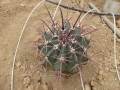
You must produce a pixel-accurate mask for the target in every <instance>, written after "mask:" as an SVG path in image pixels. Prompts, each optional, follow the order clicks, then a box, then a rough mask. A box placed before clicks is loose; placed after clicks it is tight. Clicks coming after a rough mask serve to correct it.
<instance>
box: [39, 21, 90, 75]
mask: <svg viewBox="0 0 120 90" xmlns="http://www.w3.org/2000/svg"><path fill="white" fill-rule="evenodd" d="M51 31H52V33H51V32H44V33H43V35H42V39H43V40H44V43H43V44H41V45H38V50H39V52H40V53H42V54H43V55H44V56H45V58H44V60H43V61H42V64H43V65H44V66H47V65H48V64H49V65H50V66H52V67H53V68H54V69H55V70H56V71H61V72H70V73H75V72H77V69H76V68H75V66H76V65H77V64H78V65H80V64H82V63H84V62H87V61H88V57H87V52H86V50H87V49H88V47H89V40H88V39H86V38H85V37H84V36H83V35H82V33H83V31H82V29H81V27H80V26H78V27H73V26H71V25H70V23H69V22H67V21H65V22H63V25H62V28H60V27H59V26H57V24H56V25H55V24H54V25H52V29H51Z"/></svg>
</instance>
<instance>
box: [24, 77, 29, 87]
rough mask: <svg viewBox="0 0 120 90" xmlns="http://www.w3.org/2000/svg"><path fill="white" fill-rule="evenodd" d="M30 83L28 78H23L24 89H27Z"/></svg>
mask: <svg viewBox="0 0 120 90" xmlns="http://www.w3.org/2000/svg"><path fill="white" fill-rule="evenodd" d="M30 83H31V79H30V77H24V79H23V84H24V85H25V87H28V86H29V85H30Z"/></svg>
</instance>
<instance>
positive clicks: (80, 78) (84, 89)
mask: <svg viewBox="0 0 120 90" xmlns="http://www.w3.org/2000/svg"><path fill="white" fill-rule="evenodd" d="M80 81H81V85H82V90H85V89H84V84H83V79H82V75H81V73H80Z"/></svg>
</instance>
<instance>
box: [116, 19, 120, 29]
mask: <svg viewBox="0 0 120 90" xmlns="http://www.w3.org/2000/svg"><path fill="white" fill-rule="evenodd" d="M116 24H117V26H118V27H119V28H120V20H117V21H116Z"/></svg>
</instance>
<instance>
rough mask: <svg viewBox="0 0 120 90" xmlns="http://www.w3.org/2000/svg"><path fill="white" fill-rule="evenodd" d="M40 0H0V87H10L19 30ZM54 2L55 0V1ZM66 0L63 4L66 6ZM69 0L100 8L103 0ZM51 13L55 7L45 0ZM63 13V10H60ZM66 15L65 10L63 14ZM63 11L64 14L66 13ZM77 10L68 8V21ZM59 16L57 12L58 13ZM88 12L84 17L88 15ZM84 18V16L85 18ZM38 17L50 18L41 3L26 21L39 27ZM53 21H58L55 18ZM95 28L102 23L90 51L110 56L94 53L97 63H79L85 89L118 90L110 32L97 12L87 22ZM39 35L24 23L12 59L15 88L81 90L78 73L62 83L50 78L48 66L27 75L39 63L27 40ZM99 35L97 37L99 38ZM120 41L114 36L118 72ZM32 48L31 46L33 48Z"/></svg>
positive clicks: (35, 52) (18, 89) (119, 87)
mask: <svg viewBox="0 0 120 90" xmlns="http://www.w3.org/2000/svg"><path fill="white" fill-rule="evenodd" d="M39 1H40V0H0V90H10V82H11V69H12V63H13V57H14V52H15V49H16V45H17V42H18V39H19V35H20V33H21V30H22V27H23V25H24V22H25V20H26V19H27V17H28V15H29V13H30V12H31V10H32V9H33V7H34V6H35V5H36V4H37V3H38V2H39ZM54 1H55V0H54ZM66 1H67V0H64V1H63V2H62V3H64V4H66V5H67V2H66ZM79 1H80V0H75V1H74V0H72V2H73V3H71V4H70V5H73V6H75V7H79V8H80V7H81V6H82V5H83V4H84V3H85V2H88V1H92V2H93V3H94V4H95V5H96V6H97V7H98V8H99V9H100V10H102V7H103V4H104V2H105V0H83V1H84V2H82V3H80V2H79ZM46 5H47V6H48V8H49V10H50V12H51V13H52V15H53V12H54V11H55V7H56V6H54V5H52V4H49V3H46ZM63 12H64V13H65V12H66V11H65V10H64V9H63ZM65 14H66V13H65ZM65 14H64V15H65ZM78 14H79V13H78V12H75V11H70V12H69V17H70V16H72V19H71V23H73V22H74V20H75V18H76V16H78ZM57 15H58V16H59V15H60V14H59V12H58V13H57ZM89 16H90V15H88V16H87V17H89ZM87 17H86V18H87ZM38 18H42V19H44V20H45V19H46V20H49V17H48V14H47V11H46V9H45V7H44V5H43V4H42V5H40V6H39V8H37V9H36V11H35V12H34V13H33V15H32V16H31V18H30V20H29V24H32V25H34V26H36V27H38V28H40V29H42V28H43V24H42V23H41V22H40V21H39V20H37V19H38ZM55 20H59V17H56V18H55ZM88 24H90V26H91V27H92V28H94V29H96V28H99V26H102V29H101V30H99V31H98V32H95V33H94V36H93V35H92V36H93V40H95V39H96V41H95V42H94V43H93V44H91V49H92V50H93V52H102V53H104V55H107V56H109V58H105V57H103V56H99V55H97V56H94V57H93V58H94V60H96V61H97V62H99V63H100V64H102V65H103V66H101V65H98V64H97V63H95V62H92V61H90V62H89V63H88V64H87V65H84V66H81V70H82V73H83V75H84V79H86V80H84V82H85V81H86V83H84V84H85V88H86V89H85V90H120V83H119V82H118V78H117V75H116V71H115V65H114V57H113V33H112V31H111V30H110V29H109V28H108V27H107V26H106V25H105V24H104V23H103V21H102V20H101V19H100V18H99V16H98V15H93V16H92V18H91V19H90V22H89V23H88ZM38 38H40V35H38V32H36V29H35V28H33V27H31V26H30V25H27V26H26V28H25V32H24V33H23V36H22V40H21V42H20V46H19V50H18V53H17V58H16V62H15V71H14V90H53V89H54V88H56V90H82V89H81V82H80V78H79V75H75V76H73V77H66V76H64V77H63V81H62V86H57V85H55V83H54V79H55V78H54V77H52V73H53V70H52V69H51V68H50V69H48V70H47V72H45V71H44V70H42V69H37V71H36V72H34V73H32V74H31V76H28V72H30V71H31V70H32V68H33V67H34V66H35V65H36V64H37V63H38V62H39V59H40V58H39V57H38V56H36V55H37V51H36V49H35V45H34V44H33V43H26V42H25V41H27V40H36V39H38ZM98 38H99V39H98ZM100 38H101V39H100ZM119 45H120V40H119V39H118V38H117V65H118V69H119V71H120V47H119ZM32 48H34V49H32Z"/></svg>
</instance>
